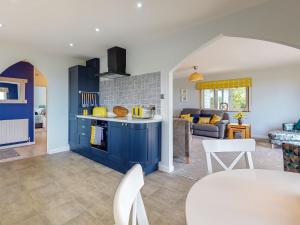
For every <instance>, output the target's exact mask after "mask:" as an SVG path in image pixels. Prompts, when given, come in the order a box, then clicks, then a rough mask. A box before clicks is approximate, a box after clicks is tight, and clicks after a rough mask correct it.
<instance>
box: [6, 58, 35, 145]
mask: <svg viewBox="0 0 300 225" xmlns="http://www.w3.org/2000/svg"><path fill="white" fill-rule="evenodd" d="M0 76H3V77H11V78H21V79H27V81H28V82H27V83H26V85H25V87H26V88H25V99H26V100H27V104H0V120H12V119H29V137H30V141H31V142H33V141H34V124H33V122H34V116H33V103H34V99H33V98H34V66H33V65H32V64H30V63H28V62H23V61H21V62H18V63H16V64H14V65H12V66H10V67H8V68H7V69H6V70H5V71H3V72H2V73H1V74H0Z"/></svg>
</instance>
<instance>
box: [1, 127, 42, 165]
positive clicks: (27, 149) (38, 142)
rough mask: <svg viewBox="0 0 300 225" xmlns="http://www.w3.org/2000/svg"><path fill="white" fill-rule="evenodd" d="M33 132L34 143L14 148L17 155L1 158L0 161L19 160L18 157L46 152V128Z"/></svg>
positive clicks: (22, 157) (27, 156)
mask: <svg viewBox="0 0 300 225" xmlns="http://www.w3.org/2000/svg"><path fill="white" fill-rule="evenodd" d="M34 133H35V144H33V145H28V146H24V147H19V148H14V149H15V150H16V151H17V153H19V156H17V157H13V158H8V159H2V160H0V163H2V162H9V161H14V160H19V159H26V158H31V157H34V156H39V155H46V154H47V131H46V129H45V128H39V129H35V131H34ZM0 151H1V150H0Z"/></svg>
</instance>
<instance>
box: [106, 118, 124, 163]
mask: <svg viewBox="0 0 300 225" xmlns="http://www.w3.org/2000/svg"><path fill="white" fill-rule="evenodd" d="M128 138H129V133H128V126H127V125H126V123H119V122H109V125H108V149H109V150H108V154H109V159H110V160H111V161H113V162H115V163H119V164H120V165H122V166H124V167H126V161H127V152H128Z"/></svg>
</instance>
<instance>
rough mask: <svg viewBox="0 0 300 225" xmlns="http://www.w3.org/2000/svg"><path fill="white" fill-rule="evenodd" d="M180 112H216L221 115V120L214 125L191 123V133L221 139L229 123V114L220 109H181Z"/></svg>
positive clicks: (206, 113)
mask: <svg viewBox="0 0 300 225" xmlns="http://www.w3.org/2000/svg"><path fill="white" fill-rule="evenodd" d="M181 114H200V115H201V114H202V115H205V116H212V115H213V114H216V115H218V116H221V117H222V120H221V121H220V122H218V123H217V124H215V125H212V124H198V123H192V124H191V130H192V133H193V135H198V136H206V137H213V138H219V139H223V138H225V137H226V128H227V124H228V123H229V114H228V113H226V112H224V111H220V110H204V109H202V110H200V109H183V110H182V111H181Z"/></svg>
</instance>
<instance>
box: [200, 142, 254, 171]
mask: <svg viewBox="0 0 300 225" xmlns="http://www.w3.org/2000/svg"><path fill="white" fill-rule="evenodd" d="M202 145H203V148H204V151H205V154H206V161H207V171H208V174H211V173H212V172H213V170H212V161H211V156H212V157H213V158H215V160H216V161H217V162H218V163H219V164H220V165H221V166H222V168H223V169H224V170H232V169H233V168H234V167H235V166H236V164H237V163H238V161H239V160H240V159H241V158H242V157H243V156H245V157H246V162H247V164H248V167H249V168H250V169H254V166H253V160H252V156H251V152H254V151H255V140H254V139H232V140H203V142H202ZM218 152H227V153H230V152H240V154H239V155H238V156H237V157H236V158H235V159H234V160H233V162H232V163H231V164H230V165H229V166H226V165H225V164H224V162H223V161H222V160H221V159H220V158H219V157H218V156H217V155H216V153H218Z"/></svg>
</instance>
